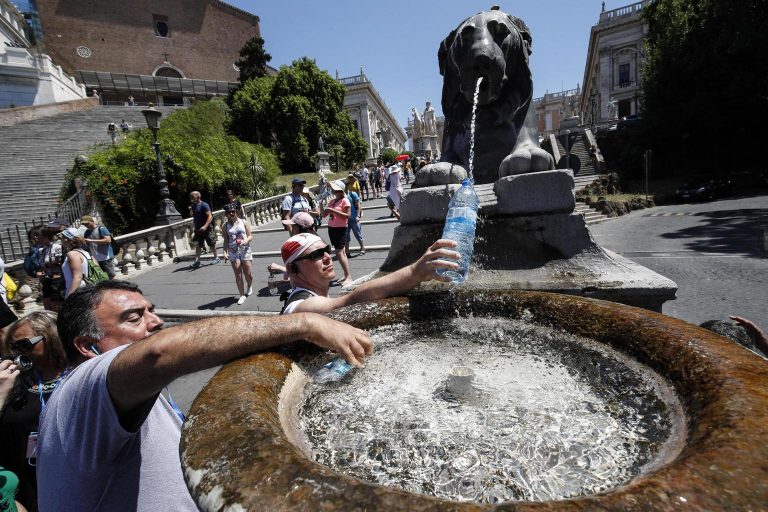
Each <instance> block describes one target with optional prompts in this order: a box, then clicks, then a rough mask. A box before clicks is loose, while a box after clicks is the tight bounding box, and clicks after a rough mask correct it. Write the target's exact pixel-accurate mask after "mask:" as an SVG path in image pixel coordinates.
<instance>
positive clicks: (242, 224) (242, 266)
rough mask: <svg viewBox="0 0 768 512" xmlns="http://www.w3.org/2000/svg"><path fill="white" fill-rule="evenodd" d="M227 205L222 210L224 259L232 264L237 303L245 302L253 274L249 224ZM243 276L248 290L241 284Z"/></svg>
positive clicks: (250, 292) (251, 290)
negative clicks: (224, 237)
mask: <svg viewBox="0 0 768 512" xmlns="http://www.w3.org/2000/svg"><path fill="white" fill-rule="evenodd" d="M230 206H234V205H227V208H225V209H224V212H225V213H226V215H227V222H226V224H224V232H225V233H226V237H227V250H226V251H224V260H229V261H230V263H231V264H232V271H233V272H234V273H235V284H236V285H237V291H238V292H240V298H239V299H237V303H238V304H242V303H243V302H245V298H246V297H248V296H249V295H250V294H252V293H253V274H252V273H251V261H253V255H251V240H253V235H252V234H251V226H249V225H248V222H247V221H245V220H243V219H240V218H238V216H237V209H236V208H234V207H232V208H229V207H230ZM243 277H245V284H247V285H248V290H247V291H246V290H245V287H244V286H243Z"/></svg>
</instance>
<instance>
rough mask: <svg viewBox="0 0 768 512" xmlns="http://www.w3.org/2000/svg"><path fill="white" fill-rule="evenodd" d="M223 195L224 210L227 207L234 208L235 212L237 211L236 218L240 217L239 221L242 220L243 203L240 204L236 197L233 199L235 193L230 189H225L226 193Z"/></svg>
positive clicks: (243, 212)
mask: <svg viewBox="0 0 768 512" xmlns="http://www.w3.org/2000/svg"><path fill="white" fill-rule="evenodd" d="M225 195H226V201H227V202H226V203H225V204H226V205H225V206H224V208H226V207H227V206H234V208H235V211H237V216H238V217H240V218H241V219H244V218H245V208H243V203H241V202H240V200H239V199H238V198H237V197H235V192H234V191H233V190H232V189H231V188H230V189H227V191H226V192H225Z"/></svg>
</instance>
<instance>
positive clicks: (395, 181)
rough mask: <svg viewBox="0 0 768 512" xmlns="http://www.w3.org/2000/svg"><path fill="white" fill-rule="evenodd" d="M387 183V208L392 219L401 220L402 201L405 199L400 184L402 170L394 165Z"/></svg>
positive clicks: (390, 169)
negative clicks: (393, 217)
mask: <svg viewBox="0 0 768 512" xmlns="http://www.w3.org/2000/svg"><path fill="white" fill-rule="evenodd" d="M387 182H388V183H387V185H388V186H389V192H388V193H387V206H389V211H390V212H391V214H390V217H391V216H392V215H394V216H395V217H397V220H400V199H401V198H402V197H403V186H402V185H401V184H400V168H399V167H398V166H396V165H393V166H392V167H390V168H389V176H387Z"/></svg>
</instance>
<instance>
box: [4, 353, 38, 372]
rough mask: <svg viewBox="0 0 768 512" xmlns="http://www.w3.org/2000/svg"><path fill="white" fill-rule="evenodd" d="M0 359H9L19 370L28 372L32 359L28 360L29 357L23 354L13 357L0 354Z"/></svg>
mask: <svg viewBox="0 0 768 512" xmlns="http://www.w3.org/2000/svg"><path fill="white" fill-rule="evenodd" d="M0 361H11V362H12V363H13V364H15V365H16V366H17V367H18V368H19V371H21V372H28V371H29V370H31V369H32V361H30V360H29V358H28V357H27V356H25V355H18V356H13V357H9V356H0Z"/></svg>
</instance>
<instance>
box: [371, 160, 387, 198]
mask: <svg viewBox="0 0 768 512" xmlns="http://www.w3.org/2000/svg"><path fill="white" fill-rule="evenodd" d="M383 175H384V172H383V170H382V166H376V167H374V168H373V169H371V188H372V189H373V197H374V198H375V199H378V198H380V197H381V180H382V176H383Z"/></svg>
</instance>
